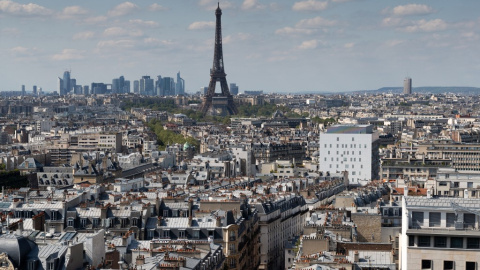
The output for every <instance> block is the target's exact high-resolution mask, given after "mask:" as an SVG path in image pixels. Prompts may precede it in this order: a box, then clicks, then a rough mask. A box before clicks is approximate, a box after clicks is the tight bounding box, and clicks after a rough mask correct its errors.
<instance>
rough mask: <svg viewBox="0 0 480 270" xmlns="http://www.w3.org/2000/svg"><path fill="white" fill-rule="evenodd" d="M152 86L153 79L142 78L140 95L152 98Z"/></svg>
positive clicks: (148, 77)
mask: <svg viewBox="0 0 480 270" xmlns="http://www.w3.org/2000/svg"><path fill="white" fill-rule="evenodd" d="M153 85H154V84H153V79H150V76H143V77H142V78H141V79H140V95H147V96H153V95H154V91H153V90H154V87H153Z"/></svg>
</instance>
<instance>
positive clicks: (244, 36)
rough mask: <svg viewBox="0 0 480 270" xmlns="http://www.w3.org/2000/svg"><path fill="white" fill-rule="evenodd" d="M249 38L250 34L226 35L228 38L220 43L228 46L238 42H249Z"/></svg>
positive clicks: (224, 38)
mask: <svg viewBox="0 0 480 270" xmlns="http://www.w3.org/2000/svg"><path fill="white" fill-rule="evenodd" d="M251 38H252V35H251V34H247V33H238V34H235V35H228V36H225V37H223V41H222V42H223V44H229V43H236V42H239V41H245V40H249V39H251Z"/></svg>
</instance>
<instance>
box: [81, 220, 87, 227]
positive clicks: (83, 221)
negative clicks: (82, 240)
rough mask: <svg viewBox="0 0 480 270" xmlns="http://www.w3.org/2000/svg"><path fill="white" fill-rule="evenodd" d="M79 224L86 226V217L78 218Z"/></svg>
mask: <svg viewBox="0 0 480 270" xmlns="http://www.w3.org/2000/svg"><path fill="white" fill-rule="evenodd" d="M80 224H81V226H82V227H83V228H85V227H86V226H87V219H86V218H81V219H80Z"/></svg>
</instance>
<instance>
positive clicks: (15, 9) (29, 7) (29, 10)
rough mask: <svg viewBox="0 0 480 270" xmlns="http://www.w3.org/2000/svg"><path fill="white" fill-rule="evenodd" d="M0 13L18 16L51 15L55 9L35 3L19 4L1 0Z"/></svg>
mask: <svg viewBox="0 0 480 270" xmlns="http://www.w3.org/2000/svg"><path fill="white" fill-rule="evenodd" d="M0 13H5V14H10V15H18V16H49V15H51V14H53V11H52V10H50V9H48V8H46V7H43V6H40V5H37V4H33V3H29V4H19V3H15V2H13V1H10V0H1V1H0Z"/></svg>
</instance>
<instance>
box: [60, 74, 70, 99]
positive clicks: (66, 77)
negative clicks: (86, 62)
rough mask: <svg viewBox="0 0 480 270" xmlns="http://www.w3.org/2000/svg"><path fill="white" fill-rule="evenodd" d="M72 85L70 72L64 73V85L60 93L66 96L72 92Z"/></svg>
mask: <svg viewBox="0 0 480 270" xmlns="http://www.w3.org/2000/svg"><path fill="white" fill-rule="evenodd" d="M71 83H72V81H71V80H70V71H68V70H66V71H65V72H64V73H63V85H62V88H61V89H60V93H59V94H60V95H61V96H64V95H66V94H68V92H70V90H71V89H72V86H71Z"/></svg>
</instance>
